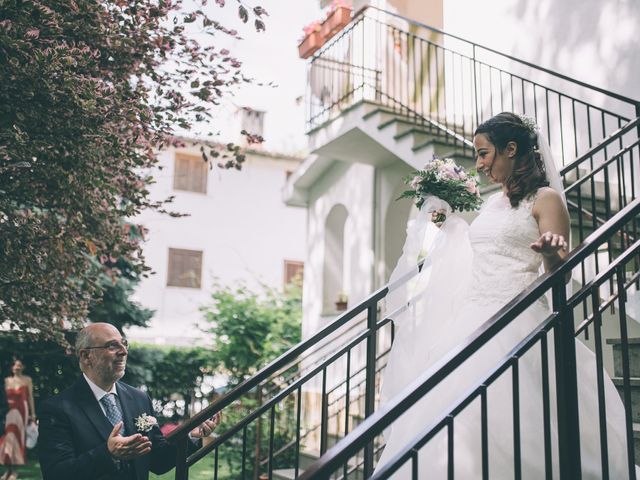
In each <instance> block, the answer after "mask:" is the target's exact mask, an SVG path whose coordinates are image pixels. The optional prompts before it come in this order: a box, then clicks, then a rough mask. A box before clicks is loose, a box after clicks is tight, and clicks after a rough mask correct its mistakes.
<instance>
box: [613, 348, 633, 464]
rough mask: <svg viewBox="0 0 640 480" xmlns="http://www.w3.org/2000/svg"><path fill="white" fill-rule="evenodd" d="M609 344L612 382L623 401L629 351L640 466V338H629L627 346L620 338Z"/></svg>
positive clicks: (630, 392) (630, 380)
mask: <svg viewBox="0 0 640 480" xmlns="http://www.w3.org/2000/svg"><path fill="white" fill-rule="evenodd" d="M607 343H608V344H609V345H613V364H614V372H615V373H614V375H615V376H614V377H613V378H612V380H613V383H614V384H615V385H616V387H617V388H618V391H619V393H620V396H621V397H622V400H623V401H626V399H625V375H624V363H625V352H623V348H624V347H625V346H626V349H627V353H626V355H627V360H626V363H627V368H629V376H628V377H627V378H628V382H629V385H628V386H627V387H626V388H628V391H629V397H630V399H631V415H632V418H633V442H634V450H635V459H636V463H639V464H640V338H629V339H628V341H627V342H626V345H625V342H623V341H622V340H621V339H619V338H612V339H608V340H607Z"/></svg>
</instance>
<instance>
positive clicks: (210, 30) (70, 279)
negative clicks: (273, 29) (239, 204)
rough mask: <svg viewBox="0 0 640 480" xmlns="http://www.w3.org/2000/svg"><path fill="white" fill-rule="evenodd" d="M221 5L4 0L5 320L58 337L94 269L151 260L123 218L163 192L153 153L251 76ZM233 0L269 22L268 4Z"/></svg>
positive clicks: (0, 313)
mask: <svg viewBox="0 0 640 480" xmlns="http://www.w3.org/2000/svg"><path fill="white" fill-rule="evenodd" d="M216 3H217V4H218V5H210V6H209V5H207V1H206V0H197V1H195V2H188V5H189V8H187V7H186V6H185V5H183V2H181V1H179V0H177V1H170V0H167V1H164V0H86V1H82V2H76V1H74V0H0V65H2V68H0V84H1V85H2V89H0V259H1V260H0V324H3V325H5V326H7V325H8V326H9V327H10V328H11V329H17V330H21V331H22V332H25V333H27V334H30V335H33V336H34V337H38V338H41V339H55V340H57V341H59V342H60V343H64V342H65V340H64V335H63V333H64V331H65V330H69V329H73V328H77V327H78V326H80V325H81V324H82V323H83V322H84V320H85V319H86V317H87V313H88V312H89V309H90V308H91V307H92V303H93V302H96V301H99V299H100V297H101V292H102V290H103V288H104V282H103V281H101V280H100V277H101V275H104V274H106V275H108V276H110V277H111V278H112V279H113V281H114V282H116V281H117V280H118V278H119V277H120V276H121V275H122V272H121V270H120V268H119V265H121V264H122V262H126V263H127V265H129V266H130V268H131V270H132V272H133V273H135V274H138V275H139V274H144V272H145V271H146V270H147V269H148V268H147V267H146V266H145V264H144V259H143V257H142V255H141V249H140V244H139V239H140V238H141V235H142V234H143V231H142V228H141V227H140V226H138V225H135V224H131V223H130V220H131V219H134V218H135V217H136V216H137V215H138V214H139V213H140V212H141V211H142V210H144V209H147V208H153V209H158V210H160V211H166V208H167V203H168V202H169V201H170V200H171V199H170V198H168V199H166V200H164V201H152V200H151V199H150V198H149V191H148V188H147V187H148V185H149V184H150V183H151V182H152V181H153V179H152V178H150V177H148V173H147V172H148V171H149V169H150V168H151V167H153V166H154V165H155V164H156V161H157V160H156V154H157V151H158V150H159V149H162V148H163V147H167V146H169V145H175V144H176V143H177V142H178V140H177V138H176V137H177V136H178V135H179V134H181V133H184V132H185V131H189V130H190V129H192V128H194V127H195V126H196V125H198V124H207V123H210V122H212V121H215V119H214V118H213V117H212V113H211V112H212V111H213V110H214V107H215V106H216V105H218V104H219V103H220V101H221V100H222V99H223V98H224V97H225V96H226V95H227V94H229V92H231V91H232V90H233V89H234V87H236V86H238V85H240V84H242V83H243V82H250V81H251V79H248V78H246V77H245V75H244V74H243V72H242V68H243V67H242V64H241V62H239V61H238V60H237V59H235V58H234V57H233V56H231V54H230V53H229V52H228V51H226V50H223V49H221V48H217V47H216V45H217V44H218V43H219V42H217V40H218V39H220V37H233V38H240V37H239V36H238V32H236V31H234V30H231V29H227V28H225V27H224V26H223V25H222V24H220V23H219V22H218V21H216V20H215V19H214V18H213V17H212V14H215V12H217V11H219V10H218V9H219V7H221V6H224V5H223V3H224V2H219V1H218V2H216ZM238 3H239V11H238V14H239V15H240V17H241V19H242V20H243V21H245V22H247V21H248V20H249V15H252V16H253V17H255V19H254V20H255V28H256V29H257V30H264V23H263V22H262V20H261V17H263V16H265V15H266V12H265V11H264V9H262V8H261V7H254V8H249V7H247V6H246V5H243V3H241V2H238ZM194 32H197V35H193V33H194ZM195 38H198V39H199V41H196V40H194V39H195ZM210 39H213V40H210ZM209 130H212V131H213V128H210V129H209ZM246 134H247V135H249V136H250V138H249V140H250V141H260V138H256V136H255V135H251V134H250V133H248V132H247V133H246ZM201 152H202V158H203V161H206V162H210V163H215V164H217V165H218V166H220V167H222V168H238V169H240V168H241V166H242V162H243V161H244V156H243V154H242V151H241V150H240V148H239V147H238V146H236V145H233V144H224V145H222V144H217V143H209V144H208V145H205V144H203V145H202V146H201ZM127 220H129V221H127ZM96 263H97V264H98V273H96V268H95V264H96ZM129 273H131V272H129ZM96 299H98V300H96Z"/></svg>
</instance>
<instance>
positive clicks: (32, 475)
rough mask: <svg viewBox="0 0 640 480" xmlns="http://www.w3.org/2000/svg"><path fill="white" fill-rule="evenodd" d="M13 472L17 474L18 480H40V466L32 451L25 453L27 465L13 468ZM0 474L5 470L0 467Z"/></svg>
mask: <svg viewBox="0 0 640 480" xmlns="http://www.w3.org/2000/svg"><path fill="white" fill-rule="evenodd" d="M14 470H15V471H16V472H17V473H18V479H19V480H42V474H41V473H40V464H39V463H38V459H37V455H36V453H35V452H33V451H27V464H26V465H24V466H20V467H17V468H14ZM0 472H2V473H4V472H6V469H5V468H4V467H2V466H0Z"/></svg>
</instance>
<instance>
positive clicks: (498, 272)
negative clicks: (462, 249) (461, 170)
mask: <svg viewBox="0 0 640 480" xmlns="http://www.w3.org/2000/svg"><path fill="white" fill-rule="evenodd" d="M534 202H535V195H532V196H530V197H528V198H526V199H524V200H522V201H521V202H520V204H519V205H518V207H517V208H513V207H512V206H511V204H510V203H509V199H508V198H507V197H506V196H505V195H504V194H503V193H502V192H499V193H496V194H494V195H492V196H491V197H489V199H488V200H487V202H486V203H485V205H484V206H483V207H482V209H481V211H480V214H479V215H478V217H477V218H476V219H475V220H474V221H473V223H472V224H471V227H470V228H469V239H470V241H471V247H472V249H473V263H472V274H471V275H472V276H471V278H472V282H473V283H472V285H474V288H472V291H473V292H474V293H473V294H472V297H473V300H474V301H478V302H480V303H483V304H488V303H498V304H499V305H503V304H504V303H506V302H507V301H509V300H511V299H512V298H513V297H514V296H516V295H517V294H518V293H520V292H521V291H522V290H523V289H524V288H525V287H527V286H528V285H529V284H530V283H531V282H533V281H534V280H535V279H536V277H537V276H538V274H539V270H540V265H541V263H542V255H540V254H539V253H536V252H534V251H533V250H531V248H530V247H529V245H530V244H531V243H532V242H534V241H536V240H537V239H538V237H539V236H540V234H539V230H538V224H537V222H536V220H535V218H533V216H532V215H531V209H532V207H533V204H534Z"/></svg>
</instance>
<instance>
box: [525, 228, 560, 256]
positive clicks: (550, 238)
mask: <svg viewBox="0 0 640 480" xmlns="http://www.w3.org/2000/svg"><path fill="white" fill-rule="evenodd" d="M529 246H530V247H531V249H532V250H533V251H534V252H538V253H541V254H542V255H544V256H545V257H548V256H551V255H553V254H555V253H558V252H559V251H560V250H562V251H567V248H569V247H568V245H567V241H566V240H565V239H564V237H563V236H562V235H559V234H557V233H551V232H545V233H543V234H542V235H540V238H538V240H536V241H535V242H533V243H532V244H531V245H529Z"/></svg>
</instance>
